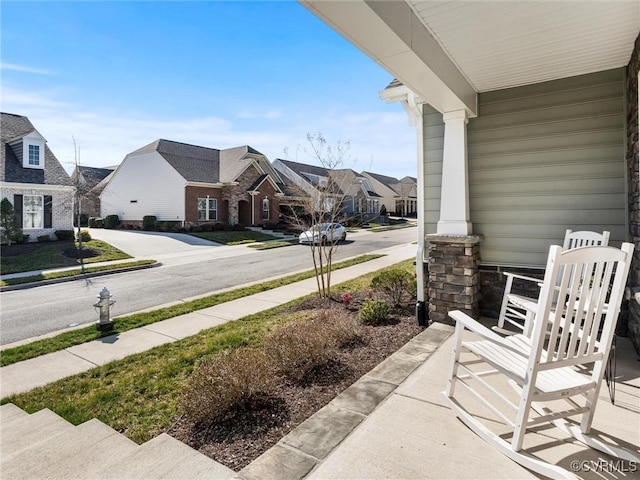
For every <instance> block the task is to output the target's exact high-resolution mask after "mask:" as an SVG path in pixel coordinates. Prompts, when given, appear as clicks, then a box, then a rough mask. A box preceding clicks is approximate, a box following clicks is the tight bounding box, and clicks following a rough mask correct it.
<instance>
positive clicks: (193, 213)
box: [184, 186, 227, 224]
mask: <svg viewBox="0 0 640 480" xmlns="http://www.w3.org/2000/svg"><path fill="white" fill-rule="evenodd" d="M207 195H208V196H209V198H215V199H217V200H218V218H217V219H216V220H210V221H209V222H223V218H226V216H227V215H226V212H222V208H224V207H223V202H222V190H221V189H220V188H211V187H192V186H187V187H186V188H185V189H184V196H185V198H184V205H185V207H184V208H185V212H184V218H185V222H186V223H187V224H192V223H197V222H198V199H199V198H207Z"/></svg>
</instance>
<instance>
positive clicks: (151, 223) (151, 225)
mask: <svg viewBox="0 0 640 480" xmlns="http://www.w3.org/2000/svg"><path fill="white" fill-rule="evenodd" d="M157 220H158V218H157V217H156V216H155V215H145V216H144V217H142V229H143V230H154V229H155V228H156V221H157Z"/></svg>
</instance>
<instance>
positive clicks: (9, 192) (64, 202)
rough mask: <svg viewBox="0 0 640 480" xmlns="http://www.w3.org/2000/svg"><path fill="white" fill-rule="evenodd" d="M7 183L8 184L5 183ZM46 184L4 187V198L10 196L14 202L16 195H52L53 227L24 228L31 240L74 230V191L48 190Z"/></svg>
mask: <svg viewBox="0 0 640 480" xmlns="http://www.w3.org/2000/svg"><path fill="white" fill-rule="evenodd" d="M5 185H7V184H5ZM42 187H44V186H41V185H34V188H16V187H11V186H3V187H2V197H1V198H0V200H1V199H2V198H5V197H6V198H8V199H9V201H10V202H11V203H13V196H14V195H51V196H52V201H53V205H52V212H51V213H52V218H51V228H38V229H26V228H25V229H23V230H22V231H23V233H24V234H25V235H29V241H30V242H34V241H37V240H38V237H39V236H41V235H50V236H51V238H54V235H53V233H54V232H55V231H56V230H72V229H73V191H72V189H71V188H69V190H62V191H61V190H48V189H46V187H45V188H42Z"/></svg>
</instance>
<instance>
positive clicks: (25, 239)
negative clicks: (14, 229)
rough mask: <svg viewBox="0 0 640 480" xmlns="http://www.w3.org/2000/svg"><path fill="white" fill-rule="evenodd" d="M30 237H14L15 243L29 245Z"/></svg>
mask: <svg viewBox="0 0 640 480" xmlns="http://www.w3.org/2000/svg"><path fill="white" fill-rule="evenodd" d="M29 236H30V235H29V234H28V233H20V234H17V235H16V236H15V237H14V240H13V241H14V242H16V243H27V242H28V241H29Z"/></svg>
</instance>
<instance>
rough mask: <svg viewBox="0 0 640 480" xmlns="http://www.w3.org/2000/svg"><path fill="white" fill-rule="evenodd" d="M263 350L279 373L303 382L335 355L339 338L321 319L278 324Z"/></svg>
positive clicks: (268, 336) (268, 337)
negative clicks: (332, 333)
mask: <svg viewBox="0 0 640 480" xmlns="http://www.w3.org/2000/svg"><path fill="white" fill-rule="evenodd" d="M264 351H265V353H266V354H267V356H268V357H269V358H270V359H271V365H272V366H273V369H274V370H275V372H276V373H279V374H282V375H285V376H287V377H288V378H290V379H291V380H294V381H297V382H301V381H303V380H304V379H305V377H307V376H308V375H309V374H310V373H312V371H313V370H314V369H316V368H318V367H321V366H323V365H326V364H327V363H328V362H329V361H330V360H332V359H333V358H335V354H336V340H335V338H334V337H333V336H331V335H330V334H329V330H328V329H327V328H326V327H325V326H324V325H322V322H314V321H309V320H306V321H299V322H292V323H287V324H285V325H278V326H276V327H275V328H274V329H273V330H272V331H271V332H270V333H269V335H267V339H266V341H265V345H264Z"/></svg>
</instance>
